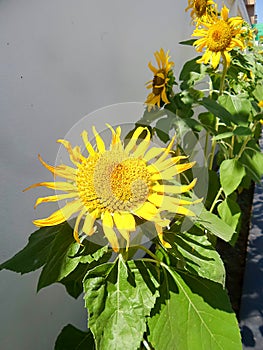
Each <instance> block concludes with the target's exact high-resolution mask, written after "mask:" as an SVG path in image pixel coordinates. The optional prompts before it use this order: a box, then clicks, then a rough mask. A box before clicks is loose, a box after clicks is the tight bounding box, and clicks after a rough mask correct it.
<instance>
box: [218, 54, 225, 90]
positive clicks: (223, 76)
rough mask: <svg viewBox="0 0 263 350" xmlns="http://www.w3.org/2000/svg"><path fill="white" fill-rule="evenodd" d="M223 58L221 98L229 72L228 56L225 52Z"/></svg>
mask: <svg viewBox="0 0 263 350" xmlns="http://www.w3.org/2000/svg"><path fill="white" fill-rule="evenodd" d="M222 57H223V72H222V75H221V79H220V87H219V96H220V95H222V94H223V92H224V87H225V77H226V72H227V61H226V56H225V54H224V53H223V52H222Z"/></svg>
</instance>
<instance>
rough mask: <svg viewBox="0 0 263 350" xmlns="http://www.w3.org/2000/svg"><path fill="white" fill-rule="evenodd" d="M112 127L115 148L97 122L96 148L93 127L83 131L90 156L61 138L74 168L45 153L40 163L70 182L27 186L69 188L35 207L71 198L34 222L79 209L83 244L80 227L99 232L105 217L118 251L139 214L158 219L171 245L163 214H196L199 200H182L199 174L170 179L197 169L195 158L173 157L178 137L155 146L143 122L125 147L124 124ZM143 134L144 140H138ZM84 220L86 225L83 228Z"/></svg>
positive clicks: (50, 221) (49, 221)
mask: <svg viewBox="0 0 263 350" xmlns="http://www.w3.org/2000/svg"><path fill="white" fill-rule="evenodd" d="M107 126H108V127H109V128H110V130H111V132H112V140H111V145H110V147H109V149H106V147H105V144H104V141H103V139H102V138H101V136H100V135H99V134H98V133H97V131H96V129H95V127H93V133H94V136H95V140H96V147H93V146H92V145H91V143H90V141H89V140H88V134H87V132H86V131H83V132H82V134H81V136H82V139H83V142H84V144H85V147H86V150H87V151H88V156H87V157H85V156H84V155H83V154H82V153H81V150H80V147H79V146H76V147H74V148H72V146H71V144H70V143H69V142H68V141H66V140H58V142H59V143H61V144H62V145H63V146H64V147H65V148H66V150H67V151H68V154H69V158H70V160H71V162H72V163H73V165H74V167H71V166H68V165H65V164H60V165H58V166H51V165H49V164H47V163H46V162H45V161H44V160H43V159H42V158H41V157H40V156H39V160H40V162H41V163H42V164H43V165H44V166H45V167H46V168H47V169H48V170H49V171H51V172H52V173H53V174H54V176H55V177H56V176H59V177H62V178H64V179H65V180H66V181H57V180H56V178H55V180H54V182H40V183H36V184H34V185H31V186H30V187H28V188H26V189H25V190H28V189H31V188H35V187H39V186H44V187H47V188H50V189H53V190H57V191H63V192H65V193H63V194H56V195H51V196H48V197H43V198H38V199H37V201H36V204H35V207H36V206H37V205H39V204H40V203H45V202H55V201H60V200H65V199H66V200H67V202H66V204H65V205H64V206H63V207H61V209H59V210H57V211H55V212H54V213H53V214H51V215H50V216H49V217H47V218H44V219H38V220H35V221H33V223H34V224H35V225H36V226H38V227H44V226H53V225H57V224H60V223H62V222H64V221H66V220H68V219H69V218H70V217H71V216H72V215H74V214H77V217H76V220H75V227H74V238H75V240H76V241H77V242H79V243H80V242H81V241H80V234H79V232H81V233H83V234H86V235H87V236H91V235H93V234H94V233H95V231H96V228H95V221H96V220H101V221H100V222H101V223H102V227H103V231H104V234H105V237H106V238H107V239H108V241H109V243H110V245H111V246H112V248H113V250H114V251H116V252H117V251H118V250H119V246H120V245H119V240H118V237H117V236H118V235H119V236H120V237H121V236H122V237H123V238H124V239H125V241H126V249H128V247H129V241H130V232H132V231H135V230H136V226H137V224H136V220H135V219H136V218H139V219H141V220H142V221H143V222H146V221H150V222H152V223H153V224H154V227H155V229H156V234H158V236H159V238H160V241H161V243H162V244H163V245H164V246H166V247H170V245H169V244H168V243H167V242H165V241H164V240H163V231H162V229H163V227H166V226H168V225H169V223H170V220H168V219H165V218H163V217H162V216H161V213H162V212H163V211H169V212H171V213H174V214H181V215H188V216H194V215H195V214H194V213H193V212H192V211H191V210H189V209H188V208H187V207H185V206H187V205H191V204H193V203H195V202H191V201H188V200H185V199H180V198H179V197H178V194H181V193H184V192H188V191H189V190H191V189H192V188H193V187H194V185H195V183H196V179H194V180H193V181H192V182H191V183H189V184H187V185H172V184H171V182H169V181H171V180H174V177H175V176H176V175H177V174H180V173H182V172H183V171H185V170H187V169H190V168H192V166H193V165H194V162H188V163H183V164H178V163H179V161H180V160H181V159H185V158H186V157H185V156H176V157H174V156H171V153H172V151H171V149H172V146H173V143H174V140H175V137H173V139H172V140H171V142H170V143H169V145H168V146H167V148H160V147H151V148H149V145H150V142H151V140H150V138H151V136H150V132H149V131H148V129H147V128H144V127H138V128H137V129H135V131H134V133H133V134H132V136H131V138H130V140H129V142H128V143H127V145H126V146H125V147H124V145H123V143H122V141H121V139H120V135H121V128H120V127H117V128H116V130H114V129H113V128H112V127H111V126H110V125H108V124H107ZM143 135H145V137H143ZM139 138H140V140H141V142H138V139H139ZM69 199H70V201H68V200H69ZM82 219H83V221H82ZM137 221H138V220H137ZM81 222H83V224H82V228H81V230H80V224H81Z"/></svg>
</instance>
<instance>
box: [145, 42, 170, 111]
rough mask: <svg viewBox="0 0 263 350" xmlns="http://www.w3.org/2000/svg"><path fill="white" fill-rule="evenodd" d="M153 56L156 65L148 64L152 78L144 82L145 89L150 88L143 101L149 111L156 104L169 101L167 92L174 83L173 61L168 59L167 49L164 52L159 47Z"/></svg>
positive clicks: (159, 104) (168, 92)
mask: <svg viewBox="0 0 263 350" xmlns="http://www.w3.org/2000/svg"><path fill="white" fill-rule="evenodd" d="M154 56H155V59H156V63H157V67H154V66H153V65H152V63H151V62H149V64H148V67H149V68H150V70H151V71H152V72H153V75H154V76H153V79H152V80H150V81H149V82H147V83H146V87H147V89H151V90H152V92H151V93H150V94H149V95H148V97H147V99H146V101H145V104H146V105H147V107H148V111H151V109H153V108H154V107H155V106H156V105H157V106H158V107H159V108H160V107H161V105H163V104H166V103H170V101H169V94H170V93H171V91H172V86H173V85H174V84H175V78H174V75H173V71H172V67H173V66H174V62H172V61H170V56H169V51H167V52H166V53H165V52H164V50H163V49H160V51H156V52H155V53H154Z"/></svg>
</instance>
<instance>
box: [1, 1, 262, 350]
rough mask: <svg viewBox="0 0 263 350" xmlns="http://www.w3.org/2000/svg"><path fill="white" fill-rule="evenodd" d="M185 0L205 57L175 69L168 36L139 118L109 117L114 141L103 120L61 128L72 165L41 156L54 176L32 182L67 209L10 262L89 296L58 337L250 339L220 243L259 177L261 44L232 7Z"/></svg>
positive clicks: (82, 344)
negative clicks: (125, 121) (88, 126)
mask: <svg viewBox="0 0 263 350" xmlns="http://www.w3.org/2000/svg"><path fill="white" fill-rule="evenodd" d="M188 10H190V11H191V12H190V15H191V17H192V23H193V24H194V25H195V27H196V28H195V29H194V31H193V38H194V39H192V40H187V41H185V42H182V44H186V45H193V49H194V50H196V51H197V52H198V53H199V54H201V56H200V55H199V56H197V57H195V58H193V59H192V60H190V61H188V62H186V63H185V64H184V66H183V68H182V71H181V73H180V75H179V77H178V82H177V81H176V80H177V79H176V77H175V76H174V73H173V67H174V65H175V63H174V62H173V61H171V57H170V55H169V51H165V50H164V49H163V48H161V49H160V50H159V51H156V52H155V53H154V57H155V60H156V64H152V63H151V62H150V63H149V64H148V67H149V69H150V71H151V73H152V75H153V77H152V79H151V80H150V81H149V82H148V83H146V88H147V89H149V90H150V92H149V94H148V96H147V98H146V101H145V111H144V114H143V116H142V118H141V119H140V120H138V122H137V123H136V124H135V125H134V128H133V129H132V130H130V131H129V132H128V134H125V133H124V130H123V128H122V127H121V126H118V125H117V126H112V125H110V124H107V129H108V133H109V134H110V142H108V144H107V142H106V140H105V139H104V138H103V137H102V135H101V134H100V133H99V132H97V130H96V127H95V126H93V128H92V136H91V137H90V134H89V135H88V132H87V131H86V130H83V131H82V133H81V135H80V137H81V143H79V144H77V145H73V144H71V142H69V141H68V140H64V139H60V140H58V142H59V143H60V144H61V146H62V147H63V148H64V149H65V150H66V153H67V155H68V159H69V162H70V164H68V162H61V163H59V164H56V165H50V164H49V162H46V161H45V160H44V159H43V158H42V157H41V156H39V161H40V162H41V164H42V165H43V166H44V168H45V169H47V170H48V171H49V172H50V173H51V174H52V176H53V179H52V181H43V182H40V183H36V184H33V185H30V186H29V187H27V188H26V189H25V191H27V190H33V189H34V190H36V189H38V188H41V187H44V188H47V189H49V190H52V191H53V192H52V194H49V195H46V196H44V197H39V198H38V199H37V200H36V203H35V207H36V206H38V205H40V204H44V203H54V202H56V203H58V205H59V209H58V210H56V211H55V212H53V213H51V214H50V215H49V216H48V217H45V218H40V219H39V218H38V219H35V220H34V221H33V223H34V224H35V225H36V226H37V227H38V230H37V231H35V232H34V233H32V234H31V235H30V237H29V241H28V244H27V245H26V246H25V247H24V248H23V249H22V250H21V251H20V252H18V253H17V254H16V255H15V256H14V257H12V258H10V259H9V260H7V261H6V262H4V263H2V264H1V269H7V270H11V271H15V272H19V273H21V274H25V273H28V272H31V271H34V270H37V269H40V268H41V273H40V276H39V280H38V285H37V290H38V291H39V290H41V289H42V288H45V287H47V286H50V285H51V284H53V283H60V284H62V285H63V286H64V287H65V289H66V291H67V293H68V294H69V295H70V296H71V297H73V298H78V297H79V296H80V295H82V296H83V298H84V303H85V307H86V309H87V329H86V330H79V329H77V328H76V327H75V326H74V325H67V326H65V327H64V328H63V329H62V331H61V333H60V334H59V336H58V338H57V340H56V341H55V345H54V348H55V349H56V350H73V349H83V350H84V349H99V350H108V349H116V350H118V349H120V350H122V349H126V350H138V349H140V350H143V349H144V350H145V349H146V350H163V349H177V350H186V349H193V350H195V349H196V350H200V349H203V350H204V349H213V350H217V349H218V350H219V349H224V350H238V349H241V348H242V346H241V339H240V332H239V328H238V322H237V318H236V315H235V313H234V312H233V310H232V308H231V304H230V301H229V297H228V293H227V289H226V285H225V277H226V276H225V268H224V264H223V262H222V259H221V258H220V255H219V253H218V252H217V250H216V242H217V239H218V238H220V239H222V240H224V241H226V242H228V243H229V244H232V245H233V244H234V243H235V240H236V239H237V237H238V230H239V226H240V220H241V210H240V207H239V205H238V203H237V197H238V195H239V194H240V193H242V190H243V189H244V188H248V187H249V186H250V184H251V182H253V181H259V180H260V178H261V176H262V169H263V167H262V164H263V159H262V153H261V151H260V148H259V146H258V138H259V136H260V130H261V125H262V120H263V99H262V96H263V88H262V86H263V85H262V79H263V60H262V51H260V47H259V48H256V47H254V46H253V42H252V41H253V32H252V31H251V29H250V27H249V25H248V24H247V23H245V22H244V20H243V19H242V18H241V17H230V16H229V10H228V9H227V7H226V6H223V7H222V9H221V10H219V9H218V7H217V5H216V3H215V2H214V1H210V0H206V1H204V0H189V1H188V7H187V8H186V11H188ZM175 85H178V86H177V88H176V91H175V89H174V86H175ZM180 130H181V131H182V130H183V131H182V132H181V134H180ZM189 131H191V133H190V135H191V136H190V138H189V139H187V142H184V138H185V137H186V135H188V133H189ZM180 135H181V136H180ZM154 138H157V139H158V141H161V142H162V145H160V142H158V144H157V143H155V142H153V140H154ZM194 138H196V140H198V142H200V143H202V145H203V154H204V158H205V165H206V167H207V169H206V170H207V174H208V177H207V179H206V178H205V176H203V174H204V173H203V172H202V171H201V168H202V167H204V166H203V165H200V164H199V158H198V154H196V159H195V153H194V152H193V154H194V155H193V156H191V157H190V151H189V147H188V146H189V144H190V143H191V142H192V140H193V139H194ZM190 141H191V142H190ZM83 146H84V147H83ZM195 169H196V170H195ZM202 181H204V182H205V184H206V186H207V195H206V193H205V194H203V193H199V192H200V191H199V190H198V184H199V183H202Z"/></svg>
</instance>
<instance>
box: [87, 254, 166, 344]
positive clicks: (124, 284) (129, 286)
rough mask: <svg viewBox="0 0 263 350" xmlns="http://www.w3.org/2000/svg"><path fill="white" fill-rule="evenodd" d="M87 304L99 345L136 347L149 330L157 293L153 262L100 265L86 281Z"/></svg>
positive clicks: (93, 331) (90, 321)
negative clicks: (148, 326) (149, 317)
mask: <svg viewBox="0 0 263 350" xmlns="http://www.w3.org/2000/svg"><path fill="white" fill-rule="evenodd" d="M83 285H84V291H85V296H84V299H85V305H86V307H87V309H88V314H89V328H90V329H91V331H92V333H93V335H94V338H95V341H96V348H97V349H100V350H108V349H111V350H123V349H125V350H136V349H137V348H138V347H139V345H140V342H141V340H142V338H143V334H144V332H145V331H146V317H147V316H149V315H150V312H151V309H152V308H153V306H154V304H155V300H156V298H157V296H158V291H157V288H158V286H159V285H158V282H157V280H156V276H155V270H153V268H152V265H150V264H147V263H144V262H141V261H128V262H126V263H125V262H124V261H123V258H122V256H121V255H119V257H118V259H117V260H116V261H115V263H107V264H104V265H100V266H98V267H96V268H94V269H93V270H91V271H89V272H88V274H87V275H86V277H85V280H84V282H83Z"/></svg>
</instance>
